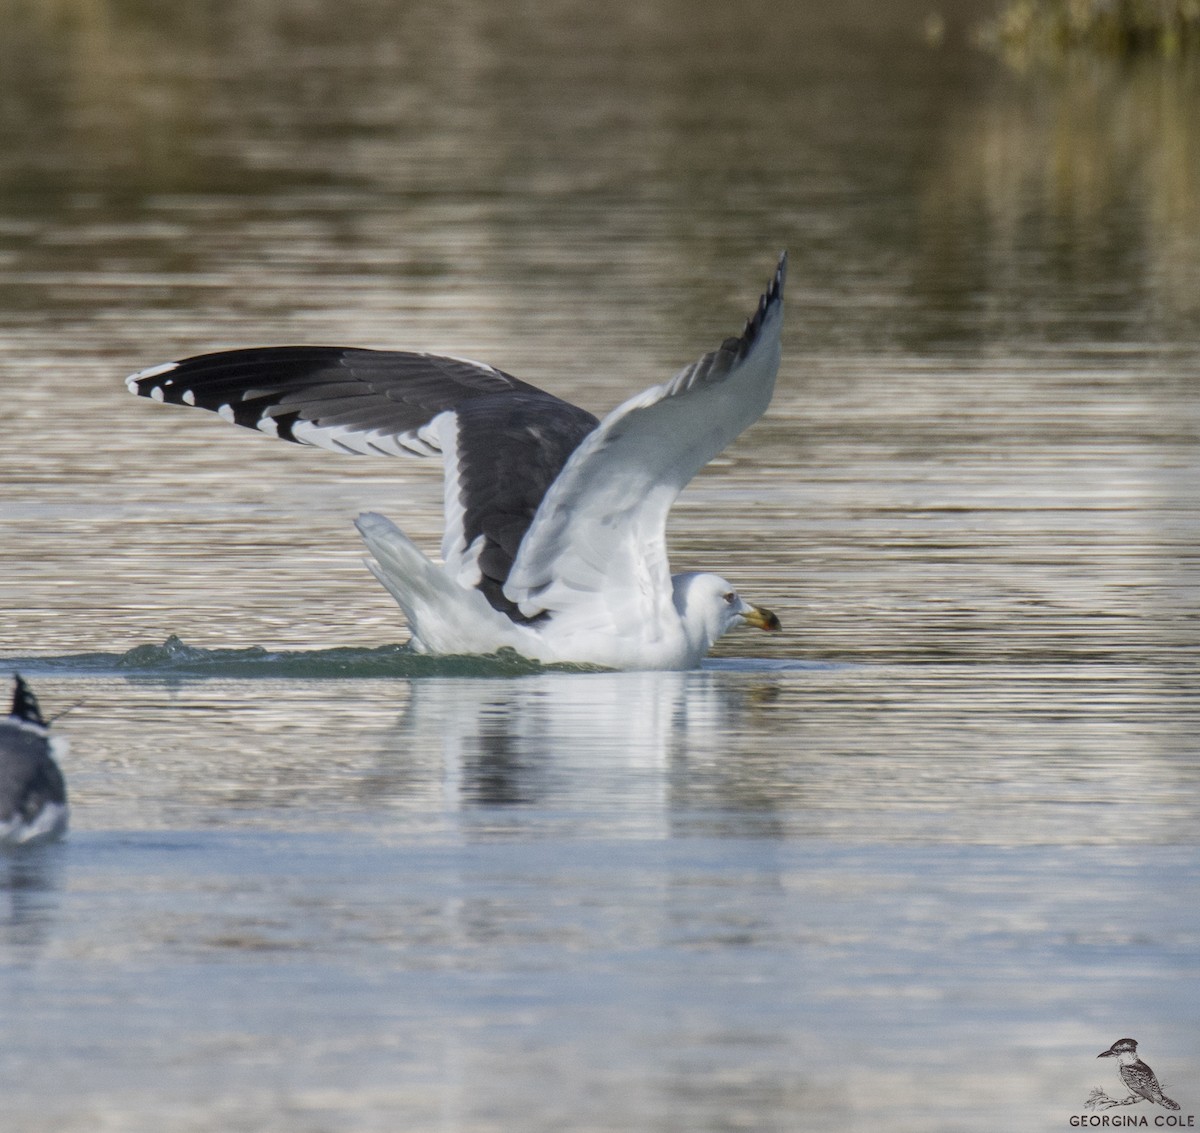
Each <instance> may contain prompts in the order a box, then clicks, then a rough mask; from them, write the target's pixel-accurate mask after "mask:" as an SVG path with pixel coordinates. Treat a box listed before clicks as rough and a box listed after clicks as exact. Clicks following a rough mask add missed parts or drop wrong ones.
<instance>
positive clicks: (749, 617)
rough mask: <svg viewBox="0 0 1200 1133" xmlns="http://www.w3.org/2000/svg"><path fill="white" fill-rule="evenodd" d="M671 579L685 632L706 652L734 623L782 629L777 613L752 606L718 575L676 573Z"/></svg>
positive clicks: (693, 642) (772, 629)
mask: <svg viewBox="0 0 1200 1133" xmlns="http://www.w3.org/2000/svg"><path fill="white" fill-rule="evenodd" d="M671 581H672V583H673V586H674V598H675V609H676V611H677V612H678V613H679V620H680V621H681V622H682V624H683V632H684V633H685V634H686V635H687V637H688V640H689V641H690V642H691V643H692V644H693V645H694V646H698V647H699V648H700V649H701V651H702V652H703V653H707V652H708V650H709V648H710V647H711V646H712V644H713V643H714V642H715V641H716V640H717V639H718V638H720V637H722V636H724V635H725V634H726V633H728V632H729V630H731V629H733V628H734V626H738V625H752V626H755V627H756V628H757V629H761V630H765V631H766V632H767V633H775V632H777V631H778V630H779V628H780V626H779V619H778V618H777V617H776V616H775V614H774V613H772V612H771V611H770V610H767V609H764V608H763V607H762V606H754V605H751V603H749V602H747V601H746V599H745V598H743V597H742V596H741V595H740V594H739V593H738V592H737V591H736V590H735V589H734V588H733V586H732V585H731V584H730V583H729V582H727V581H726V580H725V579H723V578H722V577H721V576H720V575H719V574H677V575H675V576H674V578H672V580H671Z"/></svg>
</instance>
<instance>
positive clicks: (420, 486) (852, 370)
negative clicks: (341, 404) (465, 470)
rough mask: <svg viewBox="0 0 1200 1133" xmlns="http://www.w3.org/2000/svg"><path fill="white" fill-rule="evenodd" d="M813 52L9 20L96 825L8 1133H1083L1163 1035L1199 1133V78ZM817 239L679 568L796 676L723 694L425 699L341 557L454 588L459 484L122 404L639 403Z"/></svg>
mask: <svg viewBox="0 0 1200 1133" xmlns="http://www.w3.org/2000/svg"><path fill="white" fill-rule="evenodd" d="M822 7H824V6H818V5H793V6H790V7H789V6H787V5H782V6H781V5H767V4H757V3H752V4H748V5H744V6H743V5H724V4H715V3H714V4H709V3H698V4H686V5H685V4H682V3H676V2H674V0H650V2H646V0H639V2H638V3H632V2H630V3H624V2H623V0H618V2H617V3H615V4H606V5H603V6H598V5H590V6H588V5H583V4H577V3H574V2H565V3H555V4H550V5H541V6H530V5H522V4H519V3H515V2H508V0H504V2H501V3H488V4H482V3H480V4H476V3H472V2H470V0H467V2H463V3H458V4H455V5H453V6H452V7H451V8H448V9H447V8H445V7H444V6H439V5H433V4H425V3H419V2H418V3H412V4H403V5H396V4H391V3H383V2H382V0H345V2H344V3H341V4H339V5H336V6H334V5H322V4H295V3H290V2H285V0H249V2H245V3H240V4H236V5H234V4H226V3H220V2H218V0H208V2H204V3H197V4H189V5H184V6H174V7H173V6H160V7H155V6H153V5H152V6H146V5H140V4H133V3H125V2H123V0H105V2H102V3H100V4H82V3H74V2H73V0H62V2H60V3H56V4H43V5H32V4H26V3H21V2H20V0H0V17H2V18H3V20H4V26H5V34H4V36H3V37H0V347H2V349H0V388H2V389H3V391H4V395H5V420H6V425H7V428H6V432H5V437H6V440H5V443H4V445H3V446H0V486H2V487H0V610H2V612H3V617H2V618H0V658H3V662H4V666H5V668H7V669H11V668H13V667H14V666H19V667H20V669H21V671H22V672H24V673H25V674H26V675H27V676H28V677H29V679H30V680H31V682H32V683H33V684H34V687H35V689H36V690H37V692H38V693H39V695H40V697H41V700H42V705H43V708H44V709H45V710H46V712H47V713H48V714H53V713H57V712H62V711H64V710H65V712H66V714H65V715H64V716H63V717H62V718H61V719H60V720H59V721H57V723H56V725H55V727H56V730H57V731H59V732H60V733H61V734H63V735H65V736H67V737H68V738H69V740H70V742H71V747H70V751H69V753H68V754H67V755H66V756H65V757H64V760H63V764H64V768H65V770H66V773H67V776H68V782H69V785H70V789H71V793H72V803H73V808H74V809H73V829H72V833H71V835H70V837H69V838H68V839H67V841H66V842H64V843H63V844H61V845H59V846H55V847H51V848H49V849H47V850H45V851H43V852H35V853H32V854H24V855H20V856H14V857H10V858H6V859H4V860H0V1002H2V1003H3V1008H2V1009H0V1088H2V1089H3V1094H4V1099H5V1100H4V1109H5V1112H6V1114H7V1115H9V1116H8V1118H7V1120H11V1121H12V1122H13V1123H14V1125H13V1127H14V1128H19V1129H20V1130H22V1133H25V1131H29V1133H41V1131H43V1130H47V1131H48V1130H55V1131H56V1133H75V1131H80V1133H82V1131H87V1133H95V1131H109V1130H111V1131H114V1133H127V1131H129V1133H142V1131H147V1133H148V1131H154V1133H161V1131H163V1130H169V1131H171V1133H175V1131H181V1133H191V1131H195V1133H228V1131H241V1130H246V1131H254V1133H274V1131H279V1133H310V1131H311V1133H357V1131H368V1130H379V1131H388V1133H392V1131H395V1130H404V1131H406V1133H409V1131H412V1133H422V1131H425V1130H440V1131H450V1133H476V1131H480V1133H483V1131H486V1133H491V1131H495V1130H514V1129H520V1130H534V1131H540V1130H545V1131H547V1133H549V1131H551V1130H553V1131H558V1130H566V1129H569V1130H597V1131H599V1130H603V1131H610V1130H611V1131H616V1130H663V1131H666V1130H688V1131H689V1133H691V1131H699V1130H712V1131H718V1130H719V1131H727V1130H733V1129H770V1130H780V1131H784V1130H787V1131H791V1130H800V1129H827V1130H839V1131H841V1130H845V1131H858V1130H864V1131H865V1130H878V1129H888V1130H896V1131H901V1133H903V1131H907V1130H912V1131H914V1133H915V1131H921V1133H930V1131H932V1133H951V1131H960V1130H972V1131H975V1130H978V1131H980V1133H995V1130H997V1129H1001V1128H1012V1129H1018V1128H1019V1129H1027V1130H1043V1129H1044V1130H1059V1129H1066V1128H1069V1127H1070V1126H1069V1124H1068V1123H1069V1120H1070V1117H1071V1115H1072V1114H1079V1113H1082V1112H1084V1111H1083V1109H1082V1106H1083V1103H1084V1101H1085V1100H1086V1098H1087V1096H1088V1094H1089V1092H1090V1091H1091V1090H1092V1088H1093V1087H1094V1086H1102V1087H1104V1088H1105V1089H1106V1090H1107V1091H1108V1092H1109V1093H1111V1094H1114V1095H1116V1094H1120V1093H1121V1091H1120V1088H1119V1086H1118V1085H1117V1077H1116V1074H1115V1071H1114V1069H1113V1067H1112V1066H1111V1064H1110V1062H1097V1061H1096V1055H1097V1054H1098V1053H1099V1051H1101V1050H1103V1049H1105V1048H1106V1047H1107V1046H1108V1045H1109V1044H1110V1043H1112V1042H1113V1040H1115V1039H1116V1038H1118V1037H1120V1036H1123V1035H1133V1036H1134V1037H1136V1038H1137V1039H1138V1040H1139V1042H1140V1043H1141V1044H1142V1045H1141V1052H1142V1054H1143V1055H1144V1056H1145V1058H1146V1060H1147V1061H1148V1062H1150V1063H1151V1064H1152V1065H1153V1066H1154V1068H1155V1070H1156V1071H1157V1072H1158V1074H1159V1077H1160V1078H1161V1079H1163V1081H1164V1083H1166V1084H1167V1085H1168V1086H1169V1087H1173V1089H1170V1088H1169V1089H1168V1093H1171V1094H1172V1095H1173V1096H1174V1097H1176V1098H1177V1100H1178V1101H1179V1102H1180V1103H1181V1105H1182V1107H1183V1108H1182V1110H1181V1111H1180V1112H1181V1113H1182V1114H1183V1115H1185V1117H1186V1115H1187V1114H1189V1113H1195V1112H1198V1111H1200V1090H1198V1089H1197V1087H1196V1086H1195V1082H1196V1080H1197V1078H1196V1074H1195V1069H1196V1067H1197V1065H1200V1034H1198V1032H1197V1029H1196V1018H1197V1009H1198V1008H1200V969H1198V967H1197V956H1198V955H1200V913H1198V912H1197V909H1198V908H1200V901H1198V900H1197V898H1198V897H1200V876H1198V873H1200V871H1198V870H1197V836H1196V831H1197V829H1198V819H1200V813H1198V812H1200V793H1198V790H1200V740H1198V739H1197V736H1198V735H1200V664H1198V660H1200V656H1198V654H1200V647H1198V637H1200V602H1198V600H1197V596H1198V594H1200V557H1198V553H1197V544H1198V536H1200V515H1198V509H1200V397H1198V389H1197V385H1198V378H1197V374H1198V372H1200V164H1198V163H1197V161H1196V155H1197V153H1200V118H1197V116H1196V115H1195V113H1194V108H1195V106H1196V105H1197V100H1198V98H1200V71H1197V69H1196V67H1195V65H1194V64H1189V63H1188V62H1187V61H1186V60H1184V61H1175V62H1172V63H1170V64H1168V65H1162V64H1154V65H1142V64H1131V65H1125V66H1116V65H1113V64H1110V63H1108V62H1103V61H1096V60H1074V61H1067V62H1065V63H1064V64H1063V65H1062V66H1061V67H1058V68H1054V69H1043V70H1028V71H1025V72H1016V71H1012V70H1009V69H1008V68H1007V67H1006V66H1005V65H1004V64H1003V63H1002V62H1000V61H998V60H994V59H992V58H990V57H989V56H987V55H985V54H983V53H982V52H980V51H978V50H977V49H975V48H974V47H972V46H971V45H970V29H971V28H972V26H973V25H974V23H975V21H977V19H978V18H979V17H980V16H981V15H982V14H985V13H987V12H988V11H989V10H990V6H989V4H987V3H986V2H984V0H980V2H979V3H969V2H960V3H951V4H947V5H943V6H942V8H941V14H942V16H943V17H944V22H943V23H941V24H939V23H937V21H932V22H931V21H930V19H929V17H930V11H929V8H928V6H926V5H923V4H917V3H907V2H901V3H897V4H892V5H868V4H865V3H857V2H852V3H849V4H846V5H841V6H837V11H836V12H832V11H817V10H816V9H818V8H822ZM881 8H885V9H886V10H885V11H880V9H881ZM784 247H786V248H788V249H789V252H790V256H791V274H790V279H789V292H788V300H789V302H788V309H787V323H786V326H785V333H784V364H783V367H782V369H781V371H780V378H779V386H778V390H777V393H776V396H775V400H774V403H773V405H772V407H771V409H770V411H769V412H768V414H767V416H766V417H765V418H764V420H763V421H762V422H760V423H759V424H758V425H757V426H755V427H754V428H753V429H752V430H751V431H749V432H748V433H746V434H745V435H744V436H743V437H742V438H741V439H740V440H739V441H738V442H737V443H736V444H735V445H734V446H732V447H731V448H730V449H729V450H728V451H727V452H726V453H725V454H724V455H723V456H722V457H721V458H719V459H718V460H717V461H715V462H714V464H713V465H712V466H711V467H710V468H709V469H707V470H706V471H705V472H704V473H703V474H702V475H701V476H700V477H699V478H698V479H697V480H696V481H695V482H694V483H693V485H692V486H691V487H690V488H689V490H688V491H687V492H686V493H685V494H684V496H683V497H682V498H681V500H680V501H679V504H678V505H677V507H676V509H675V511H674V513H673V519H672V526H671V532H670V534H671V548H672V556H673V562H674V564H675V566H676V568H677V569H679V568H687V567H691V568H700V569H716V570H719V571H721V572H722V573H724V574H726V575H727V576H728V577H729V578H731V579H732V580H734V581H735V582H736V584H737V585H738V587H739V588H740V589H741V590H742V592H743V593H744V594H746V595H747V596H748V597H749V598H750V599H751V600H753V601H757V602H761V603H763V604H765V605H767V606H769V607H771V608H773V609H776V610H777V611H778V613H779V615H780V617H781V619H782V620H783V623H784V626H785V632H784V633H783V634H781V635H777V636H772V637H766V636H763V635H759V634H755V633H753V632H752V631H744V632H741V633H738V634H735V635H732V636H730V637H729V638H726V639H725V641H723V642H722V643H721V644H720V646H719V647H718V649H717V650H716V651H715V655H714V658H713V659H711V660H710V661H709V662H708V663H707V665H706V667H705V668H704V669H703V670H701V671H700V672H696V673H690V674H652V675H629V674H602V673H579V672H545V671H536V670H531V669H530V668H529V667H527V666H523V665H521V664H519V663H515V662H513V661H512V660H511V659H499V660H496V661H493V662H470V661H468V662H459V661H453V662H445V661H433V662H431V661H429V659H422V658H414V657H413V656H412V655H411V654H408V653H406V652H405V651H404V650H403V648H402V647H401V646H402V642H403V640H404V636H405V635H404V631H403V627H402V623H401V620H400V617H399V613H398V611H397V610H396V608H395V607H394V605H393V603H392V602H391V599H390V598H389V597H388V596H387V595H386V594H385V593H384V592H383V591H382V590H381V589H380V588H379V587H378V586H377V584H376V583H375V582H374V580H373V579H372V578H371V577H370V575H369V574H368V573H367V572H366V570H365V569H364V568H363V566H362V564H361V558H362V553H363V552H362V549H361V547H360V546H359V544H358V542H357V536H356V534H355V532H354V529H353V527H352V519H353V517H354V516H355V515H356V514H357V513H358V512H359V511H362V510H367V509H373V510H379V511H382V512H384V513H385V514H387V515H389V516H391V517H392V518H394V519H395V520H396V521H397V522H398V523H400V524H401V525H402V526H403V527H404V528H405V530H406V531H407V532H408V533H409V534H410V535H411V536H412V537H413V538H414V539H416V540H417V541H418V542H420V543H422V545H424V546H426V547H428V548H429V549H430V550H433V549H434V548H436V546H437V544H438V541H439V538H440V528H441V517H440V507H441V483H440V477H439V475H438V472H437V470H436V469H435V468H432V467H422V466H420V465H418V464H416V463H415V462H412V463H409V462H403V463H402V462H387V461H378V462H375V461H370V460H366V459H350V458H338V457H337V456H335V455H333V454H329V453H325V452H321V451H317V450H312V449H303V448H299V447H293V446H288V445H283V444H280V443H278V442H274V441H271V440H269V439H267V438H264V437H260V436H257V435H254V434H252V433H250V432H248V431H246V430H235V429H232V428H230V427H229V426H227V425H225V424H224V423H223V422H222V421H220V420H219V419H217V418H216V417H215V416H212V415H206V414H202V413H198V412H190V411H186V410H182V409H175V408H171V407H164V406H159V405H154V404H152V403H150V402H147V401H142V400H135V399H133V398H131V397H130V396H129V395H128V394H127V393H126V391H125V389H124V385H123V382H122V378H123V377H124V375H125V374H127V373H129V372H131V371H134V370H137V369H140V368H143V367H145V366H149V365H152V364H154V363H157V362H161V361H165V360H168V359H171V358H176V357H182V356H184V355H187V354H190V353H196V352H199V351H202V350H207V349H219V348H223V347H232V346H238V345H249V344H258V343H281V342H332V343H344V344H356V345H363V346H377V347H389V346H390V347H410V348H419V349H430V350H435V351H442V352H448V353H454V354H459V355H467V356H471V357H477V358H482V359H485V360H487V361H490V362H492V363H494V364H496V365H498V366H500V367H502V368H504V369H505V370H507V371H509V372H512V373H515V374H517V375H518V376H520V377H522V378H525V379H526V380H529V381H532V382H534V383H535V384H539V385H544V386H545V387H546V388H549V389H551V390H552V391H554V392H556V393H559V394H561V395H563V396H566V397H568V398H570V399H572V400H574V401H576V402H577V403H579V404H581V405H583V406H585V407H586V408H588V409H590V410H592V411H593V412H603V411H605V410H607V409H608V408H610V407H612V406H613V405H615V404H617V403H618V402H619V401H620V400H622V399H623V398H624V397H625V396H627V395H628V394H630V393H632V392H635V391H637V390H639V389H641V388H644V387H645V386H647V385H649V384H651V383H652V382H656V381H659V380H662V379H664V378H666V377H668V376H669V375H670V374H671V373H673V372H674V371H675V370H677V369H678V368H679V367H680V366H682V365H684V364H685V363H687V362H689V361H690V360H692V359H693V358H694V357H696V356H698V355H699V354H700V353H701V352H703V351H704V350H707V349H710V348H711V347H713V346H715V345H716V344H717V343H718V342H719V341H720V340H721V339H722V338H723V337H725V336H726V335H727V334H730V333H734V332H736V331H737V330H738V329H740V326H741V322H742V320H743V319H744V318H745V316H746V315H747V314H748V313H749V311H750V310H751V308H752V306H753V303H754V301H755V299H756V297H757V295H758V293H759V291H760V290H761V288H762V287H763V285H764V284H765V283H766V280H767V278H768V276H769V273H770V271H771V268H772V266H773V263H774V259H775V256H776V255H777V253H778V251H779V249H781V248H784ZM1115 1112H1117V1113H1118V1114H1129V1113H1132V1114H1137V1115H1140V1114H1141V1113H1145V1114H1146V1116H1147V1117H1148V1119H1150V1120H1151V1121H1152V1120H1153V1117H1154V1116H1156V1115H1162V1114H1165V1112H1166V1111H1164V1110H1161V1109H1154V1110H1152V1109H1151V1108H1150V1106H1149V1105H1148V1104H1145V1105H1142V1106H1139V1107H1138V1108H1136V1109H1131V1110H1117V1111H1115Z"/></svg>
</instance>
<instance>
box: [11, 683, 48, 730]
mask: <svg viewBox="0 0 1200 1133" xmlns="http://www.w3.org/2000/svg"><path fill="white" fill-rule="evenodd" d="M13 680H14V681H15V682H16V683H15V686H14V688H13V699H12V713H11V714H12V715H13V716H15V717H16V718H17V719H18V720H24V721H25V722H26V723H29V724H36V725H37V726H38V727H39V728H48V727H49V726H50V725H49V724H47V723H46V721H45V720H44V719H43V717H42V710H41V709H40V708H39V707H38V702H37V697H36V696H34V695H33V689H31V688H30V687H29V685H27V684H26V683H25V678H24V677H22V676H21V674H20V673H13Z"/></svg>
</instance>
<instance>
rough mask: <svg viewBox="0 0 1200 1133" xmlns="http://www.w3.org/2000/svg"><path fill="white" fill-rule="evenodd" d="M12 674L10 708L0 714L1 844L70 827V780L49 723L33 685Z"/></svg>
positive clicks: (21, 841) (43, 838)
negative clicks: (57, 757) (56, 756)
mask: <svg viewBox="0 0 1200 1133" xmlns="http://www.w3.org/2000/svg"><path fill="white" fill-rule="evenodd" d="M13 677H14V680H15V682H16V684H15V686H14V688H13V699H12V711H11V712H10V713H9V715H8V716H7V717H6V718H4V719H0V846H16V845H24V844H27V843H29V842H42V841H49V840H50V839H52V838H58V837H60V836H61V835H62V834H63V833H65V831H66V829H67V785H66V782H65V781H64V779H63V774H62V772H61V771H60V770H59V767H58V764H57V763H55V762H54V755H53V746H54V741H52V740H51V739H50V725H49V724H47V723H46V721H45V719H44V718H43V716H42V713H41V709H40V708H38V702H37V697H36V696H34V695H33V690H32V689H30V687H29V685H27V684H26V683H25V681H24V679H23V678H22V677H21V675H20V674H19V673H14V674H13Z"/></svg>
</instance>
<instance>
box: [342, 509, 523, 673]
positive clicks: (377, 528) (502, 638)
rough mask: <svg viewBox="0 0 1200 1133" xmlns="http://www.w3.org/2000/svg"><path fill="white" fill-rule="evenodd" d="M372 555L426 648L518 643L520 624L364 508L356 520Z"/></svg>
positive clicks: (419, 645)
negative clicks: (454, 577) (507, 616)
mask: <svg viewBox="0 0 1200 1133" xmlns="http://www.w3.org/2000/svg"><path fill="white" fill-rule="evenodd" d="M354 526H355V527H357V528H358V533H359V534H360V535H361V536H362V537H363V541H364V542H365V543H366V544H367V550H369V551H370V552H371V554H372V556H374V560H375V561H374V562H371V561H370V560H367V564H366V565H367V569H368V570H370V572H371V573H372V574H373V575H374V576H375V577H376V578H377V579H379V581H380V582H381V583H382V584H383V586H384V588H385V589H386V590H387V591H388V593H389V594H391V596H392V597H393V598H395V599H396V604H397V605H398V606H399V607H400V609H401V610H403V611H404V617H405V618H406V619H407V621H408V626H409V629H410V630H412V645H413V647H414V648H415V649H418V650H420V651H421V652H423V653H442V654H455V653H491V652H494V651H495V650H496V649H498V648H500V647H501V646H504V645H511V646H513V647H516V646H517V644H518V640H517V639H518V635H519V633H520V630H519V629H518V628H517V627H515V626H514V625H513V623H512V622H511V621H509V619H508V618H506V617H505V616H504V615H503V614H501V613H499V612H498V611H496V610H494V609H493V608H492V606H491V605H490V604H489V603H488V600H487V599H486V598H485V597H484V596H483V594H482V593H480V591H478V590H473V589H472V590H468V589H467V588H466V587H465V586H460V585H459V584H458V583H457V582H456V581H455V580H454V579H453V578H451V576H450V575H449V574H448V573H447V572H446V571H444V570H443V569H442V568H441V567H439V566H438V565H437V564H436V563H433V562H431V561H430V560H429V559H428V558H427V557H426V556H425V554H424V553H423V552H422V551H421V549H420V548H419V547H418V546H417V545H416V544H415V543H413V542H412V540H411V539H409V538H408V536H407V535H405V534H404V532H403V531H401V530H400V528H398V527H397V526H396V525H395V524H394V523H393V522H392V521H391V520H390V519H387V518H386V517H384V516H382V515H379V514H377V513H376V512H364V513H363V514H362V515H360V516H359V517H358V519H356V520H355V521H354Z"/></svg>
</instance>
